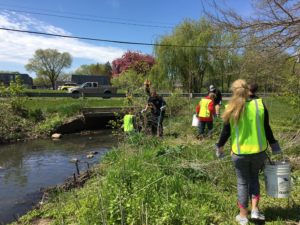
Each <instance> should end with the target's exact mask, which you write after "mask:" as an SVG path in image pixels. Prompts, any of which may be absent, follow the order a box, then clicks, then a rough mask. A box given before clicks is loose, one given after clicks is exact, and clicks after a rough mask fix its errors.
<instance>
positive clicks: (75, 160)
mask: <svg viewBox="0 0 300 225" xmlns="http://www.w3.org/2000/svg"><path fill="white" fill-rule="evenodd" d="M69 162H71V163H77V162H79V159H77V158H72V159H70V161H69Z"/></svg>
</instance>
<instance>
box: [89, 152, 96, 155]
mask: <svg viewBox="0 0 300 225" xmlns="http://www.w3.org/2000/svg"><path fill="white" fill-rule="evenodd" d="M88 154H89V155H97V154H98V152H96V151H91V152H89V153H88Z"/></svg>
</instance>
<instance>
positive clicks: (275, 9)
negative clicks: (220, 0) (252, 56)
mask: <svg viewBox="0 0 300 225" xmlns="http://www.w3.org/2000/svg"><path fill="white" fill-rule="evenodd" d="M212 2H213V3H212V4H211V5H209V6H212V7H213V8H214V12H217V13H216V14H212V13H209V12H207V13H206V14H207V15H208V17H209V18H210V19H211V21H213V22H214V23H215V24H217V25H219V26H221V27H222V28H226V29H228V30H230V31H233V32H239V33H240V34H241V37H249V35H250V36H252V35H255V37H256V39H257V42H256V43H260V45H261V47H266V48H267V49H270V47H272V48H273V49H274V48H277V49H281V50H286V49H289V50H290V51H293V50H294V52H296V51H297V50H298V49H299V44H300V39H299V36H300V29H299V26H300V13H299V2H298V1H293V0H254V1H253V2H254V4H253V10H254V12H253V13H252V15H255V16H251V17H248V18H247V17H243V16H241V15H239V14H238V13H237V12H235V11H233V10H231V9H228V8H221V7H219V4H217V3H216V2H215V1H212ZM204 5H205V4H204ZM245 45H247V43H245Z"/></svg>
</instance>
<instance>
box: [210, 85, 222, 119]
mask: <svg viewBox="0 0 300 225" xmlns="http://www.w3.org/2000/svg"><path fill="white" fill-rule="evenodd" d="M209 92H212V93H214V94H215V95H216V96H215V99H214V104H215V109H216V115H217V117H219V116H220V107H221V105H222V93H221V91H220V90H219V89H217V88H215V87H214V85H210V86H209Z"/></svg>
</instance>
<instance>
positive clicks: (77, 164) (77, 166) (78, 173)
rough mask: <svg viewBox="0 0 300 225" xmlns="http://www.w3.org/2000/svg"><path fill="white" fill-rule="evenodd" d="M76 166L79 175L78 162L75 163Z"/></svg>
mask: <svg viewBox="0 0 300 225" xmlns="http://www.w3.org/2000/svg"><path fill="white" fill-rule="evenodd" d="M75 166H76V171H77V174H78V175H79V167H78V161H76V162H75Z"/></svg>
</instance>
